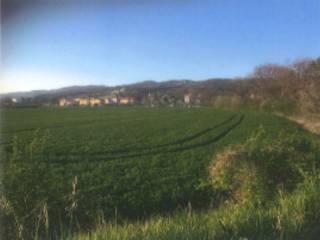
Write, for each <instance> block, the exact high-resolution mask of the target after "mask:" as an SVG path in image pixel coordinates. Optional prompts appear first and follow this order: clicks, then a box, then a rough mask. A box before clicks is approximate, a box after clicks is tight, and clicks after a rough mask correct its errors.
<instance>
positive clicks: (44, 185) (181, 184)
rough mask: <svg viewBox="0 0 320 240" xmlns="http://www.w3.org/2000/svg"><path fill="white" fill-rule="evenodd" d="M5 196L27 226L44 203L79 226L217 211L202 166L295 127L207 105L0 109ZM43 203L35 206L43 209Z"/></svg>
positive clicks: (60, 217)
mask: <svg viewBox="0 0 320 240" xmlns="http://www.w3.org/2000/svg"><path fill="white" fill-rule="evenodd" d="M1 120H2V122H1V125H2V129H1V136H2V138H1V148H2V151H3V153H4V154H2V163H3V164H4V166H5V169H6V170H5V173H4V175H5V177H6V179H5V180H4V181H3V182H2V186H1V187H2V189H3V191H4V192H5V193H6V196H7V198H8V201H10V202H11V204H12V205H13V206H16V209H17V210H16V215H18V216H19V219H20V220H21V221H22V222H23V223H24V224H26V222H28V221H29V222H30V221H31V220H30V219H32V216H36V215H37V214H38V210H36V209H38V207H39V206H40V205H41V204H44V203H45V204H46V207H47V209H48V214H49V218H50V219H51V222H55V221H64V216H65V215H67V214H70V215H71V214H72V215H73V216H74V221H76V222H77V224H79V225H81V226H86V225H90V224H89V223H90V222H91V223H92V222H93V221H94V219H96V218H97V215H99V214H103V216H104V217H105V218H106V219H113V218H114V217H117V218H119V219H120V218H142V217H147V216H150V215H154V214H159V213H166V212H169V211H172V210H176V209H179V208H183V207H185V206H188V205H190V204H191V205H192V207H193V208H200V209H201V208H205V207H207V206H209V205H214V201H213V200H214V196H212V193H211V192H210V189H209V188H208V187H207V185H206V182H207V177H208V165H209V164H210V163H211V162H212V159H213V157H214V155H215V154H216V153H217V152H218V151H219V150H222V149H223V148H224V147H226V146H228V145H230V144H236V143H242V142H244V141H245V140H246V139H247V138H248V136H250V134H252V132H253V131H255V130H256V129H257V128H259V126H263V127H264V128H265V130H266V131H267V133H268V135H270V136H272V135H274V134H276V133H278V132H279V131H280V130H285V129H287V130H288V131H291V130H293V129H298V130H300V128H299V127H298V126H297V125H296V124H293V123H291V122H289V121H287V120H285V119H284V118H280V117H276V116H273V115H269V114H266V113H253V112H241V111H231V110H219V109H213V108H206V107H199V108H180V109H178V108H143V107H105V108H29V109H27V108H25V109H3V110H1ZM41 206H42V205H41Z"/></svg>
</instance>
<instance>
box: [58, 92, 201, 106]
mask: <svg viewBox="0 0 320 240" xmlns="http://www.w3.org/2000/svg"><path fill="white" fill-rule="evenodd" d="M132 104H141V105H146V106H150V107H153V106H171V107H173V106H191V105H199V104H200V101H199V99H198V98H197V99H193V100H192V98H191V94H185V95H184V96H183V98H182V99H179V98H176V97H175V96H168V95H166V94H165V95H162V96H154V95H152V94H150V93H149V94H148V95H147V96H146V97H145V98H143V100H140V102H134V100H133V98H132V97H120V96H119V95H116V96H112V97H110V96H105V97H74V98H72V97H66V98H61V99H60V100H59V106H60V107H66V106H91V107H94V106H103V105H132Z"/></svg>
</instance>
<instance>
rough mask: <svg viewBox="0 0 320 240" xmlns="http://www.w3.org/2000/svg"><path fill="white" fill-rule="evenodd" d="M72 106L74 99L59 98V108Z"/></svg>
mask: <svg viewBox="0 0 320 240" xmlns="http://www.w3.org/2000/svg"><path fill="white" fill-rule="evenodd" d="M73 105H75V101H74V99H69V98H61V99H60V100H59V106H60V107H66V106H73Z"/></svg>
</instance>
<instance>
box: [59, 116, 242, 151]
mask: <svg viewBox="0 0 320 240" xmlns="http://www.w3.org/2000/svg"><path fill="white" fill-rule="evenodd" d="M236 117H237V114H234V115H232V116H231V117H230V118H228V119H227V120H225V121H223V122H220V123H218V124H216V125H214V126H212V127H210V128H206V129H204V130H201V131H199V132H197V133H195V134H193V135H191V136H188V137H185V138H181V139H179V140H176V141H173V142H169V143H165V144H160V145H155V146H151V147H131V148H121V149H115V150H110V151H102V152H97V153H95V154H90V157H94V156H101V155H103V156H105V155H110V154H111V155H118V156H119V157H121V155H124V154H126V153H130V152H136V151H152V150H156V149H159V148H163V147H168V146H174V145H178V144H183V143H188V142H191V141H192V140H194V139H197V138H199V137H201V136H203V135H205V134H206V133H208V132H210V131H212V130H214V129H217V128H219V127H221V126H224V125H226V124H228V123H229V122H231V121H232V120H234V119H235V118H236ZM57 156H63V155H62V154H57ZM72 156H75V157H77V156H82V157H85V155H83V154H72Z"/></svg>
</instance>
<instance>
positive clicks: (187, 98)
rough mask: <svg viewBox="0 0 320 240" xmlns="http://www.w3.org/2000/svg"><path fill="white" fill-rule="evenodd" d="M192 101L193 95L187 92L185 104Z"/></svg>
mask: <svg viewBox="0 0 320 240" xmlns="http://www.w3.org/2000/svg"><path fill="white" fill-rule="evenodd" d="M190 102H191V95H190V94H185V95H184V103H185V104H190Z"/></svg>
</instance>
